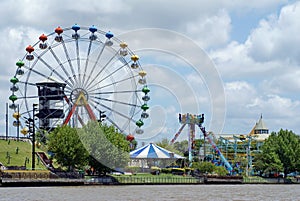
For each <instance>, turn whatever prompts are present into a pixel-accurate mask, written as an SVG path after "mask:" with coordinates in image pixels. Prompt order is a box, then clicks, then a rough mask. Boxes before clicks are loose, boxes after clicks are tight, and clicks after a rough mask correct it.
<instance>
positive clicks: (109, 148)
mask: <svg viewBox="0 0 300 201" xmlns="http://www.w3.org/2000/svg"><path fill="white" fill-rule="evenodd" d="M78 133H79V136H80V139H81V141H82V143H83V145H84V146H85V148H86V149H87V151H88V153H90V155H91V156H90V160H89V162H90V165H91V166H93V167H94V168H95V169H96V170H97V171H98V172H99V173H100V172H102V173H105V172H109V171H111V170H112V169H116V168H124V167H125V166H127V165H128V162H129V151H130V147H129V142H128V141H127V140H126V136H125V135H123V134H121V133H119V132H117V130H116V128H115V127H113V126H108V125H106V124H99V123H98V122H89V123H88V124H87V125H85V126H84V127H83V128H82V129H79V130H78Z"/></svg>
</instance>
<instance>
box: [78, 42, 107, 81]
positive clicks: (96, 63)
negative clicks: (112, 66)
mask: <svg viewBox="0 0 300 201" xmlns="http://www.w3.org/2000/svg"><path fill="white" fill-rule="evenodd" d="M104 49H105V44H104V43H103V44H102V48H101V50H100V52H99V54H98V56H97V59H96V62H95V64H94V65H93V67H92V69H91V71H90V75H93V74H94V71H95V69H96V66H97V65H98V62H99V61H100V58H101V56H102V54H103V51H104ZM89 78H91V77H90V76H89ZM92 79H94V78H92ZM88 81H89V79H88V80H87V83H83V86H85V85H86V84H88Z"/></svg>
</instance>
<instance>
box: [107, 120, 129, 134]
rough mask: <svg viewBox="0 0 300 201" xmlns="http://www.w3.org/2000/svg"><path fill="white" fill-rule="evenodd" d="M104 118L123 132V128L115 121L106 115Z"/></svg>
mask: <svg viewBox="0 0 300 201" xmlns="http://www.w3.org/2000/svg"><path fill="white" fill-rule="evenodd" d="M105 120H107V121H109V122H110V123H111V124H113V125H114V126H115V127H116V128H117V129H118V130H119V131H120V132H121V133H123V132H124V129H121V128H120V127H119V126H118V124H117V123H115V122H114V121H113V120H112V119H111V118H109V117H106V118H105Z"/></svg>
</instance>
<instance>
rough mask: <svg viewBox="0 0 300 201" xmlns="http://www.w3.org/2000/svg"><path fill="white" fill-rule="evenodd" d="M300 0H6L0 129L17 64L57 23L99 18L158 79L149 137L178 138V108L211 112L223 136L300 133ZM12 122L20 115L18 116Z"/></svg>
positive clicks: (0, 32) (0, 34)
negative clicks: (259, 126)
mask: <svg viewBox="0 0 300 201" xmlns="http://www.w3.org/2000/svg"><path fill="white" fill-rule="evenodd" d="M299 18H300V1H288V0H260V1H257V0H253V1H250V2H249V1H248V2H247V1H237V0H231V1H229V0H211V1H202V0H189V1H179V0H174V1H157V0H153V1H138V0H132V1H121V0H111V1H102V0H76V1H74V0H73V1H71V0H64V1H61V0H60V1H58V0H51V1H47V0H46V1H39V0H30V1H29V0H13V1H12V0H2V1H0V19H1V20H0V40H1V42H0V48H1V49H2V54H0V67H1V74H0V77H1V80H0V92H1V94H3V95H2V96H1V98H0V105H2V109H1V110H0V118H1V119H2V121H1V124H0V125H1V128H0V132H1V135H4V133H5V106H4V105H5V103H6V102H8V96H9V95H10V93H11V92H10V90H9V87H10V82H9V79H10V78H11V77H12V76H13V75H14V73H15V62H16V61H17V60H18V59H19V58H22V57H23V56H24V54H25V47H26V46H27V45H28V44H33V43H35V42H37V38H38V36H40V34H41V33H45V34H47V33H51V32H53V30H54V29H55V28H56V27H57V26H61V27H70V26H72V25H73V24H74V23H78V24H80V25H83V26H90V25H96V26H97V27H98V28H99V29H102V30H104V31H107V30H111V31H113V32H114V33H115V35H117V36H118V37H120V38H121V39H123V38H124V39H126V41H128V44H129V47H130V48H131V49H132V50H133V51H136V52H138V53H139V54H140V58H141V61H140V62H141V63H142V65H144V68H145V70H147V71H148V82H149V86H151V88H152V90H151V98H152V99H151V103H149V105H150V106H151V108H152V109H151V111H150V113H151V119H150V120H149V121H148V122H147V123H148V125H146V134H145V136H144V137H141V139H144V140H146V139H152V140H153V139H154V138H156V139H158V138H165V137H167V138H172V136H174V134H175V132H176V131H177V130H178V129H179V127H180V124H179V123H178V121H177V116H178V113H194V114H199V113H204V114H205V116H206V120H205V126H206V127H207V128H209V130H212V131H213V132H215V133H225V134H237V133H242V134H247V133H249V132H250V130H251V129H252V127H253V126H254V124H255V122H256V121H257V120H258V119H259V117H260V115H261V114H262V115H263V119H264V121H265V123H266V124H267V126H268V128H269V129H270V130H271V131H278V130H279V129H280V128H284V129H289V130H293V131H294V132H296V133H298V134H300V126H299V125H300V124H299V123H300V115H299V113H300V100H299V94H300V79H299V76H300V37H299V31H300V22H299V20H298V19H299ZM10 121H12V120H10Z"/></svg>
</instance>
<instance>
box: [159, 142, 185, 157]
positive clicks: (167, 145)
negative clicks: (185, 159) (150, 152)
mask: <svg viewBox="0 0 300 201" xmlns="http://www.w3.org/2000/svg"><path fill="white" fill-rule="evenodd" d="M155 144H156V145H157V146H159V147H162V148H164V149H166V150H168V151H171V152H174V153H176V154H179V155H182V152H180V151H179V150H178V149H176V148H175V146H174V144H171V143H170V140H169V139H168V138H164V139H162V140H161V141H160V142H156V143H155Z"/></svg>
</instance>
